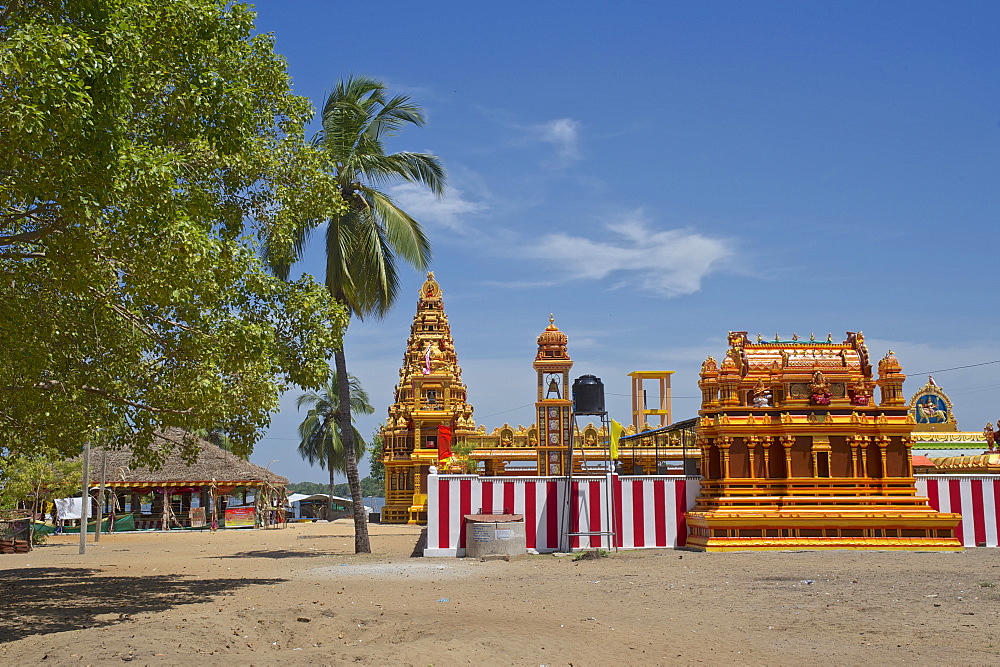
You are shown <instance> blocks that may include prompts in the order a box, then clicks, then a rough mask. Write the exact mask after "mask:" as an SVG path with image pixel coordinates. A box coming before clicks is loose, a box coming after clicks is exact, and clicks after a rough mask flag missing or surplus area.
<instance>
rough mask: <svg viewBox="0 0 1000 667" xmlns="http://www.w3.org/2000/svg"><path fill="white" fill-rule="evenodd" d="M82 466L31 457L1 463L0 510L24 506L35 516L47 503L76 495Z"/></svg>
mask: <svg viewBox="0 0 1000 667" xmlns="http://www.w3.org/2000/svg"><path fill="white" fill-rule="evenodd" d="M82 465H83V464H82V463H81V462H80V461H68V460H66V459H63V458H61V457H58V456H53V455H48V456H46V455H44V454H32V455H28V456H12V457H6V458H4V459H3V460H2V462H0V466H2V471H0V507H4V508H14V507H17V506H19V505H22V504H23V505H26V506H28V507H30V508H31V515H32V516H35V515H36V514H37V513H38V512H39V511H41V508H42V507H44V504H45V503H46V502H47V501H51V500H53V499H55V498H64V497H66V496H68V495H71V494H72V493H74V492H76V493H79V484H80V474H81V468H82Z"/></svg>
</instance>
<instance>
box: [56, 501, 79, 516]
mask: <svg viewBox="0 0 1000 667" xmlns="http://www.w3.org/2000/svg"><path fill="white" fill-rule="evenodd" d="M55 504H56V514H57V515H58V518H60V519H79V518H80V517H81V516H82V514H83V497H82V496H81V497H79V498H56V500H55Z"/></svg>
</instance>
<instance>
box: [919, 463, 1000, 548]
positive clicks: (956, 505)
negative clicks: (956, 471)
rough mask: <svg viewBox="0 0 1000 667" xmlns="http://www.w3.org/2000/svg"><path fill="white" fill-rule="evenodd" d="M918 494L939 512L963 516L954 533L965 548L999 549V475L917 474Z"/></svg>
mask: <svg viewBox="0 0 1000 667" xmlns="http://www.w3.org/2000/svg"><path fill="white" fill-rule="evenodd" d="M917 495H920V496H927V498H928V499H929V500H930V505H931V507H933V508H934V509H936V510H938V511H939V512H958V513H959V514H961V515H962V521H961V522H960V523H959V524H958V528H957V529H956V530H955V534H956V536H957V537H958V538H959V539H960V540H961V541H962V544H963V545H964V546H967V547H996V546H1000V542H998V535H1000V476H996V475H917Z"/></svg>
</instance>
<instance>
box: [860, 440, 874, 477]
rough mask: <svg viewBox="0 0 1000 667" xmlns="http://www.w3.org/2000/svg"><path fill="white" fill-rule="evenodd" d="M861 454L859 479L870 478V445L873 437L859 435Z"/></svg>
mask: <svg viewBox="0 0 1000 667" xmlns="http://www.w3.org/2000/svg"><path fill="white" fill-rule="evenodd" d="M857 440H858V447H859V450H860V451H859V454H860V456H858V463H859V464H860V465H859V466H858V477H868V467H869V466H868V445H869V443H870V442H871V436H868V435H859V436H857Z"/></svg>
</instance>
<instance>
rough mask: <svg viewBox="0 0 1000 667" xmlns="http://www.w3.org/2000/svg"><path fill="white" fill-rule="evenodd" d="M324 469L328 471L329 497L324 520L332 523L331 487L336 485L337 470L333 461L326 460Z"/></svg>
mask: <svg viewBox="0 0 1000 667" xmlns="http://www.w3.org/2000/svg"><path fill="white" fill-rule="evenodd" d="M326 468H327V470H329V471H330V497H329V498H327V499H326V520H327V521H333V487H335V486H336V485H337V470H336V469H335V468H334V467H333V461H330V460H329V459H327V462H326Z"/></svg>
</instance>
